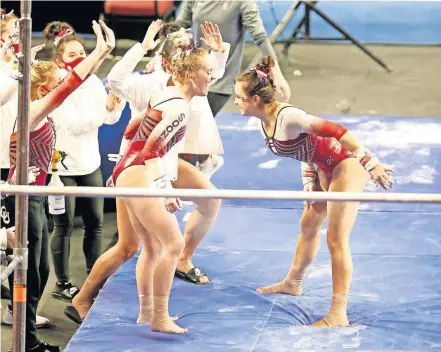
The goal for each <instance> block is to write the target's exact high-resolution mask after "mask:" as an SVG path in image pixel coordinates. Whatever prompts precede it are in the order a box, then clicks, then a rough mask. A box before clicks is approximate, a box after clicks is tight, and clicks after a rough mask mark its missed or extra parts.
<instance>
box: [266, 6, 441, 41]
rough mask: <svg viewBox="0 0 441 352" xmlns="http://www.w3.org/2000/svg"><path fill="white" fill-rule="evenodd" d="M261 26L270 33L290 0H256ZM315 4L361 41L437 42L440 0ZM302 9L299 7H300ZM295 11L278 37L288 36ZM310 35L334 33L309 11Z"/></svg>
mask: <svg viewBox="0 0 441 352" xmlns="http://www.w3.org/2000/svg"><path fill="white" fill-rule="evenodd" d="M260 3H261V5H260V9H261V15H262V18H263V19H264V24H265V28H266V29H267V31H268V33H271V32H272V31H273V30H274V28H275V27H276V25H277V23H276V21H275V19H274V16H273V14H272V12H271V6H274V12H275V17H276V18H277V20H279V21H280V20H281V19H282V17H283V15H284V14H285V13H286V11H287V10H288V9H289V8H290V7H291V6H292V4H293V1H260ZM317 7H318V8H319V9H321V10H323V12H325V14H326V15H328V16H329V17H330V18H331V19H333V20H334V21H335V22H337V23H338V24H339V25H341V26H342V27H343V28H344V29H346V30H347V31H349V32H350V33H351V34H352V35H353V36H355V37H356V38H357V39H359V40H360V41H362V42H371V43H400V44H406V43H411V44H436V43H441V3H438V2H425V1H418V2H416V1H415V2H398V1H375V2H374V1H372V2H371V1H367V2H365V1H361V2H355V1H348V2H346V1H345V2H335V1H320V2H319V3H318V5H317ZM302 9H303V6H302ZM302 13H303V10H301V11H299V12H298V13H297V14H296V16H295V17H294V19H293V22H291V23H292V24H290V25H289V26H288V28H289V30H285V32H284V33H283V34H282V36H287V37H290V36H291V34H292V31H293V27H294V23H298V21H299V20H300V19H301V18H302ZM311 18H312V24H311V28H312V34H313V35H315V36H334V35H336V34H338V33H337V32H336V31H335V30H334V29H333V28H332V27H330V26H329V25H328V24H327V23H326V22H324V21H323V20H322V19H321V18H320V17H319V16H317V15H315V14H313V15H312V16H311Z"/></svg>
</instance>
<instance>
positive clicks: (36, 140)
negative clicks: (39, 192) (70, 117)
mask: <svg viewBox="0 0 441 352" xmlns="http://www.w3.org/2000/svg"><path fill="white" fill-rule="evenodd" d="M81 83H83V81H82V80H81V78H80V77H78V75H77V74H76V73H75V71H72V72H71V73H69V74H68V75H67V76H66V77H65V78H64V79H63V81H62V82H61V83H60V84H58V85H57V86H56V87H55V88H54V89H52V90H51V91H50V92H49V93H48V94H47V95H46V96H45V97H44V98H41V99H45V100H46V101H45V103H46V104H45V107H44V109H45V113H46V114H50V113H51V112H52V111H54V110H55V109H56V108H57V107H59V106H60V105H61V103H62V102H63V101H64V100H65V99H66V98H67V97H68V96H69V95H70V94H72V92H74V91H75V89H77V88H78V87H79V86H80V85H81ZM16 124H17V120H16V122H15V125H14V130H15V127H16ZM54 148H55V128H54V124H53V121H52V119H51V118H49V117H48V118H47V121H46V122H45V123H44V124H43V125H42V126H41V127H40V128H39V129H37V130H33V131H31V132H30V133H29V166H36V167H38V168H39V169H40V174H39V175H38V176H37V179H36V180H35V182H33V183H31V185H36V186H44V185H45V184H46V176H47V173H48V171H49V167H50V163H51V159H52V153H53V152H54ZM9 160H10V164H11V169H10V170H9V175H8V178H11V177H12V175H13V173H14V171H15V164H16V163H17V132H14V133H12V135H11V139H10V143H9Z"/></svg>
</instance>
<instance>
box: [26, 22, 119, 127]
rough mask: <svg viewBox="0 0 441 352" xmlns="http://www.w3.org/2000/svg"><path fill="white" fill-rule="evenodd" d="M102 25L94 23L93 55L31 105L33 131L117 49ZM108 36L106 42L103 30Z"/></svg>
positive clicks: (111, 34) (109, 31) (109, 30)
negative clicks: (94, 45)
mask: <svg viewBox="0 0 441 352" xmlns="http://www.w3.org/2000/svg"><path fill="white" fill-rule="evenodd" d="M100 24H101V27H100V25H99V24H98V23H97V22H95V21H93V30H94V32H95V34H96V37H97V42H96V47H95V49H94V50H93V51H92V53H91V54H90V55H89V56H88V57H87V58H86V59H84V60H83V61H82V62H81V63H80V64H79V65H78V66H76V67H75V69H74V70H73V71H72V72H71V73H70V74H69V75H67V76H66V77H65V79H64V80H63V81H62V82H61V83H60V84H59V85H58V86H57V87H55V88H54V89H53V90H51V91H50V92H49V93H48V94H47V95H45V96H44V97H43V98H41V99H38V100H35V101H33V102H32V104H31V118H30V121H29V124H30V128H31V131H32V130H33V129H34V128H35V127H36V126H37V125H38V124H39V123H40V121H42V120H43V119H44V118H45V117H46V116H47V115H49V114H50V113H51V112H52V111H54V110H55V109H56V108H57V107H58V106H60V105H61V103H62V102H63V101H64V100H65V99H66V98H67V97H68V96H69V95H70V94H72V92H74V91H75V90H76V89H77V88H78V87H79V86H80V85H81V83H83V82H84V80H85V79H86V78H87V77H88V76H89V75H90V74H92V73H93V72H94V70H96V68H97V67H98V66H99V65H101V63H102V62H103V61H104V59H105V58H106V56H107V55H108V54H109V53H110V52H111V51H112V49H113V48H114V47H115V36H114V34H113V32H112V30H111V29H109V28H108V27H107V26H106V25H105V24H104V22H102V21H100ZM101 28H102V29H104V31H105V34H106V41H105V40H104V37H103V33H102V29H101Z"/></svg>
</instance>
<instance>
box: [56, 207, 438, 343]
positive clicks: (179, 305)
mask: <svg viewBox="0 0 441 352" xmlns="http://www.w3.org/2000/svg"><path fill="white" fill-rule="evenodd" d="M188 210H189V209H188ZM185 215H186V214H185V212H181V214H180V215H179V217H180V219H181V224H182V225H183V221H182V217H185ZM299 218H300V211H299V210H293V209H265V208H263V209H259V208H241V207H223V208H222V209H221V211H220V214H219V218H218V220H217V222H216V224H215V226H214V228H213V230H212V231H211V233H210V234H209V235H208V236H207V238H206V239H205V240H204V242H203V243H202V245H201V246H200V249H198V251H197V254H196V255H195V258H194V262H195V263H196V264H197V265H198V266H200V267H201V268H202V269H203V270H204V271H206V272H207V273H208V274H209V275H210V276H211V277H212V279H213V283H212V284H211V285H209V286H194V285H191V284H188V283H185V282H183V281H181V280H178V279H175V281H174V283H173V289H172V294H171V301H170V312H171V313H172V314H174V315H178V316H179V317H180V319H179V324H180V325H182V326H184V327H188V329H189V333H188V334H187V335H184V336H169V335H165V334H158V333H152V332H150V331H149V328H148V326H146V325H137V324H136V318H137V314H138V303H137V302H138V301H137V294H136V282H135V265H136V258H133V259H132V260H131V261H129V262H128V263H127V264H126V265H124V266H123V267H122V268H121V269H120V270H119V272H117V273H116V274H115V275H114V276H113V277H112V278H110V279H109V280H108V282H107V283H106V285H105V286H104V288H103V289H102V291H101V293H100V295H99V296H98V298H97V300H96V302H95V304H94V306H93V307H92V310H91V312H90V314H89V315H88V317H87V319H86V320H85V322H84V323H83V325H82V327H81V328H80V329H79V330H78V332H77V333H76V334H75V335H74V336H73V338H72V340H71V342H70V343H69V345H68V346H67V348H66V349H65V351H66V352H80V351H88V352H90V351H92V352H98V351H105V352H108V351H115V352H117V351H133V352H135V351H180V352H181V351H182V352H192V351H227V350H228V351H229V350H232V351H262V352H263V351H342V350H357V351H360V350H363V351H380V350H381V351H386V350H388V351H404V350H406V351H409V350H412V351H436V350H439V349H440V348H441V285H440V283H439V280H440V277H441V236H440V231H439V215H438V214H418V213H414V214H413V213H411V214H406V213H377V212H362V213H360V214H359V217H358V220H357V222H356V225H355V227H354V230H353V233H352V236H351V246H352V254H353V259H354V277H353V282H352V285H351V296H350V304H349V310H348V315H349V319H350V323H351V326H350V327H347V328H338V329H320V330H317V329H312V328H309V327H306V326H305V325H307V324H310V323H312V322H314V321H316V320H318V319H319V318H320V317H322V316H323V315H324V314H326V312H327V309H328V306H329V299H330V295H331V265H330V258H329V254H328V252H327V249H326V236H325V233H326V223H325V224H324V226H323V230H322V238H321V242H322V243H321V246H320V251H319V254H318V256H317V258H316V260H315V262H314V264H313V265H312V266H311V267H310V269H309V271H308V273H307V277H306V279H305V282H304V295H303V296H301V297H290V296H284V295H265V296H264V295H259V294H257V293H256V292H255V290H254V289H255V288H256V287H259V286H261V285H266V284H270V283H275V282H277V281H279V280H281V279H282V278H283V277H284V275H285V273H286V270H287V269H288V267H289V265H290V262H291V260H292V253H293V251H294V246H295V242H296V239H297V233H298V225H299V224H298V222H299Z"/></svg>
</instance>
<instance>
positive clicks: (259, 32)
mask: <svg viewBox="0 0 441 352" xmlns="http://www.w3.org/2000/svg"><path fill="white" fill-rule="evenodd" d="M240 12H241V15H242V23H243V25H244V26H245V28H246V30H247V31H248V32H249V33H250V34H251V36H252V38H253V40H254V43H256V45H257V47H258V48H259V50H260V53H261V54H262V55H263V56H273V57H274V58H275V57H276V53H275V52H274V49H273V46H272V45H271V42H270V40H269V38H268V34H267V33H266V30H265V27H264V26H263V22H262V18H261V17H260V12H259V6H258V5H257V3H256V1H254V0H242V1H241V5H240Z"/></svg>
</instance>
